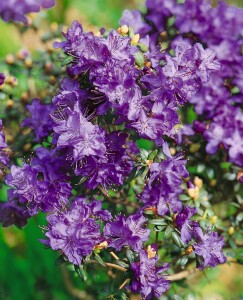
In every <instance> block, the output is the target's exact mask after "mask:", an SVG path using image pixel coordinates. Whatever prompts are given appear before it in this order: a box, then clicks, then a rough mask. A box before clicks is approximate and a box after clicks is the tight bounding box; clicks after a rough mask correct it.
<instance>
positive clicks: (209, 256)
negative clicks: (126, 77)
mask: <svg viewBox="0 0 243 300" xmlns="http://www.w3.org/2000/svg"><path fill="white" fill-rule="evenodd" d="M198 232H200V231H198ZM223 246H224V237H223V236H221V237H219V236H218V233H217V232H209V233H206V234H203V233H202V231H201V234H200V236H199V237H198V242H197V243H196V244H193V248H194V250H195V253H196V254H197V255H199V256H200V257H201V258H202V262H198V263H197V267H199V268H200V269H201V270H203V269H204V268H205V267H207V266H210V267H215V266H217V265H218V264H223V263H225V262H226V257H225V255H224V254H223V252H222V248H223Z"/></svg>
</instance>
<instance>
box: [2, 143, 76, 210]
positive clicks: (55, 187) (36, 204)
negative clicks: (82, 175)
mask: <svg viewBox="0 0 243 300" xmlns="http://www.w3.org/2000/svg"><path fill="white" fill-rule="evenodd" d="M36 154H37V158H35V159H33V160H32V161H31V163H30V164H23V166H22V167H18V166H15V165H12V166H11V169H10V174H8V175H7V176H6V179H5V182H6V184H7V185H9V186H10V187H12V188H13V194H14V195H15V196H16V197H17V198H18V200H19V202H20V203H25V204H26V207H27V209H28V212H29V214H30V215H34V214H37V212H38V211H39V210H41V211H43V212H50V211H53V209H58V208H60V207H62V206H63V205H64V204H67V203H68V200H69V197H70V196H71V190H72V188H71V185H70V184H69V183H68V182H66V179H67V176H65V175H64V174H63V170H62V166H63V164H62V163H60V162H61V158H59V159H56V161H55V159H53V158H52V159H50V155H48V150H47V149H43V148H38V149H37V151H36ZM51 155H54V151H51ZM48 156H49V157H48Z"/></svg>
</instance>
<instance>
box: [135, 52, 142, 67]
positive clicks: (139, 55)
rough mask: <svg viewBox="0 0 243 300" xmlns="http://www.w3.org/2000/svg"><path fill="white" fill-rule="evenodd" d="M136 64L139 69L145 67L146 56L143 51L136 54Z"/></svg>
mask: <svg viewBox="0 0 243 300" xmlns="http://www.w3.org/2000/svg"><path fill="white" fill-rule="evenodd" d="M134 58H135V63H136V65H137V66H138V67H139V68H143V67H144V54H143V53H142V52H141V51H138V52H136V53H135V54H134Z"/></svg>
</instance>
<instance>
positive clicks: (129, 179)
mask: <svg viewBox="0 0 243 300" xmlns="http://www.w3.org/2000/svg"><path fill="white" fill-rule="evenodd" d="M136 173H137V167H134V168H133V169H132V172H131V174H130V175H129V177H128V179H127V182H128V183H129V182H131V181H132V180H133V179H134V178H135V176H136Z"/></svg>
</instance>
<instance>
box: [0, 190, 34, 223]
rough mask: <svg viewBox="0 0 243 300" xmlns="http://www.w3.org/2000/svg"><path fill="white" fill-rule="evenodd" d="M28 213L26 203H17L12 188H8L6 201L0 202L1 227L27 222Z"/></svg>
mask: <svg viewBox="0 0 243 300" xmlns="http://www.w3.org/2000/svg"><path fill="white" fill-rule="evenodd" d="M28 218H30V214H29V212H28V209H27V207H26V205H24V204H21V203H19V201H18V197H16V196H15V195H14V190H13V189H9V190H8V201H6V202H0V224H2V226H3V227H8V226H11V225H16V226H18V227H23V226H25V225H26V224H27V220H28Z"/></svg>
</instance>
